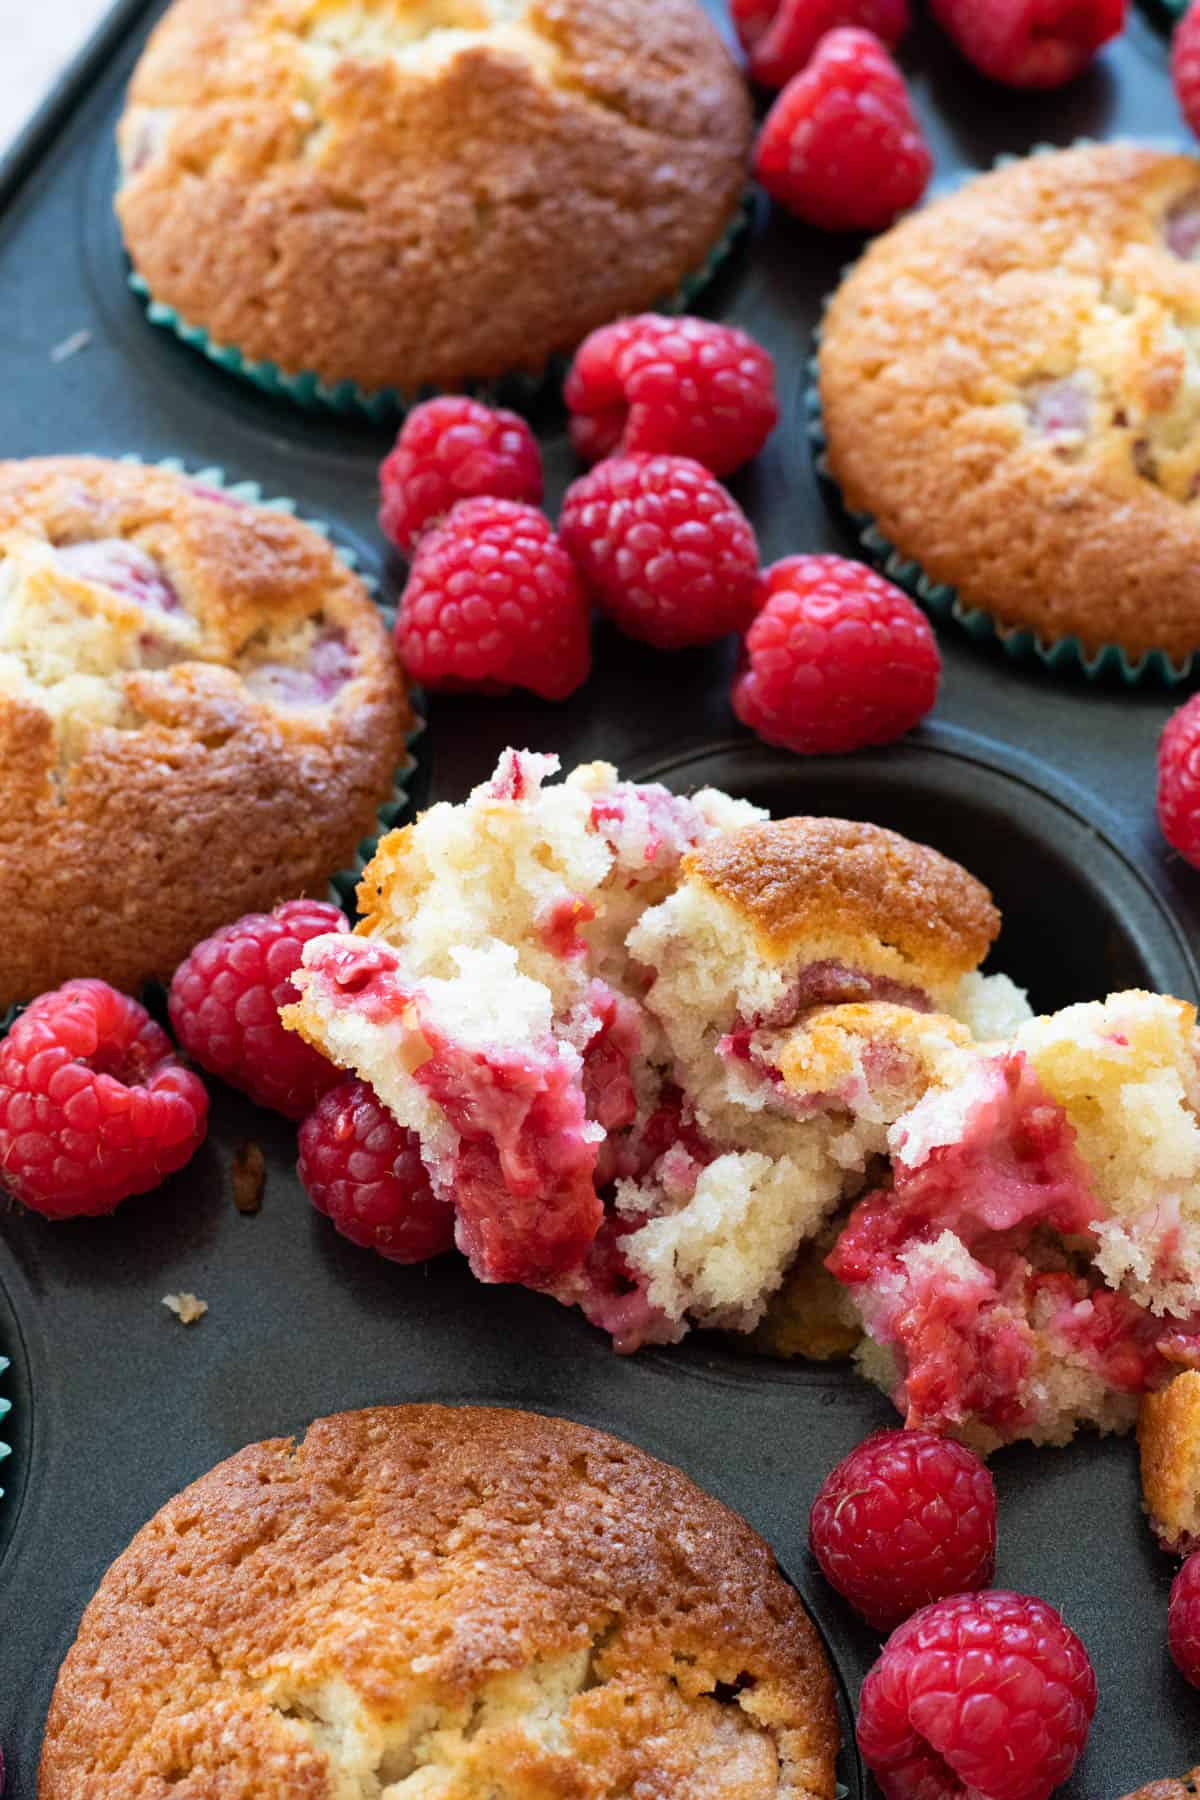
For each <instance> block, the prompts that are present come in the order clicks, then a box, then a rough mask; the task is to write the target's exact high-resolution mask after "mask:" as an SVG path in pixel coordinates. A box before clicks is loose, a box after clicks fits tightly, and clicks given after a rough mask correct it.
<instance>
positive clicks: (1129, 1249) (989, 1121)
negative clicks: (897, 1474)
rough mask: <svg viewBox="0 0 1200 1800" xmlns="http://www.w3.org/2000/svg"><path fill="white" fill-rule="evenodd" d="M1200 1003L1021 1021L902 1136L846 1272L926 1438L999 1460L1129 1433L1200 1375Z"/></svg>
mask: <svg viewBox="0 0 1200 1800" xmlns="http://www.w3.org/2000/svg"><path fill="white" fill-rule="evenodd" d="M1198 1104H1200V1065H1198V1061H1197V1034H1196V1015H1195V1009H1194V1008H1193V1007H1191V1006H1189V1005H1186V1004H1185V1003H1184V1002H1183V1001H1180V1000H1173V999H1170V998H1168V997H1166V996H1163V995H1158V994H1148V993H1141V992H1131V993H1125V994H1115V995H1112V996H1110V998H1109V999H1108V1000H1106V1001H1099V1002H1094V1003H1089V1004H1086V1005H1080V1006H1071V1007H1067V1008H1066V1009H1065V1010H1064V1011H1062V1012H1060V1013H1056V1014H1053V1015H1051V1016H1049V1017H1046V1018H1040V1019H1034V1020H1031V1021H1029V1022H1028V1023H1026V1024H1024V1025H1021V1026H1018V1028H1017V1030H1016V1031H1015V1033H1014V1034H1013V1035H1012V1037H1011V1039H1010V1041H1009V1042H1008V1043H1007V1044H1005V1045H1002V1046H1000V1047H999V1048H998V1049H996V1050H995V1051H994V1052H992V1053H986V1052H985V1053H977V1054H976V1056H975V1057H974V1059H973V1061H972V1062H971V1064H970V1066H969V1067H968V1068H967V1069H966V1071H965V1073H964V1074H963V1076H962V1077H961V1079H959V1080H958V1081H957V1082H955V1083H953V1084H951V1085H948V1086H946V1087H944V1088H943V1089H940V1090H936V1091H932V1092H930V1093H929V1094H927V1095H926V1096H925V1097H924V1098H923V1099H922V1100H920V1101H919V1102H918V1103H917V1105H916V1106H915V1107H913V1108H912V1110H911V1111H909V1112H907V1113H905V1114H904V1115H903V1117H901V1118H899V1119H897V1120H896V1122H895V1124H894V1125H893V1126H892V1128H891V1130H890V1131H889V1133H888V1151H889V1154H890V1159H891V1182H890V1186H888V1187H886V1188H883V1189H880V1190H877V1191H875V1192H873V1193H871V1194H869V1195H868V1196H867V1197H866V1198H865V1199H863V1200H862V1201H861V1202H860V1203H859V1204H858V1206H857V1207H856V1208H855V1210H854V1211H853V1213H852V1214H851V1216H850V1220H849V1222H848V1224H847V1225H846V1227H845V1229H844V1231H843V1232H842V1234H841V1236H840V1238H839V1240H838V1242H837V1245H836V1247H835V1249H834V1251H833V1253H832V1255H831V1257H830V1259H829V1267H830V1268H831V1269H832V1271H833V1273H834V1274H835V1275H836V1276H837V1277H838V1279H839V1280H841V1281H842V1282H844V1283H845V1284H846V1285H847V1286H848V1287H849V1289H850V1292H851V1294H852V1296H853V1298H854V1300H855V1302H856V1304H857V1305H858V1307H859V1309H860V1312H861V1314H862V1317H863V1320H864V1323H865V1325H866V1328H867V1331H868V1332H869V1333H870V1337H871V1339H872V1340H873V1343H872V1344H871V1345H869V1346H865V1347H864V1349H863V1350H862V1351H860V1353H859V1354H860V1357H861V1359H862V1362H863V1366H864V1368H865V1369H866V1371H867V1372H868V1373H870V1374H871V1375H873V1376H874V1378H875V1379H877V1380H879V1381H880V1383H881V1385H883V1386H884V1387H886V1388H888V1389H889V1391H891V1392H892V1393H893V1396H894V1398H895V1400H896V1403H897V1405H898V1406H899V1407H900V1409H901V1410H902V1411H903V1412H904V1413H905V1414H906V1416H907V1419H908V1421H909V1423H910V1424H914V1425H917V1424H923V1425H932V1426H934V1427H935V1428H937V1429H939V1430H950V1431H954V1432H957V1433H959V1434H960V1435H962V1436H964V1437H966V1438H968V1439H969V1440H970V1441H973V1442H975V1443H977V1444H979V1445H980V1446H981V1447H983V1448H985V1449H987V1448H991V1447H992V1446H994V1445H995V1444H997V1443H1000V1442H1004V1441H1006V1440H1008V1439H1012V1438H1030V1439H1032V1440H1033V1441H1035V1442H1039V1443H1064V1442H1066V1441H1067V1440H1068V1439H1069V1438H1070V1437H1071V1436H1072V1435H1073V1433H1074V1432H1075V1430H1076V1429H1077V1427H1078V1426H1080V1425H1084V1424H1086V1425H1092V1426H1095V1427H1097V1428H1099V1429H1100V1430H1117V1431H1119V1430H1126V1429H1128V1428H1129V1427H1130V1426H1131V1425H1132V1424H1133V1422H1134V1419H1135V1418H1136V1416H1137V1409H1138V1403H1139V1399H1140V1397H1141V1395H1142V1394H1143V1393H1144V1392H1146V1391H1147V1390H1148V1389H1153V1388H1156V1387H1160V1386H1162V1385H1163V1383H1164V1382H1166V1381H1167V1380H1168V1379H1169V1378H1170V1376H1171V1375H1172V1373H1173V1372H1174V1371H1175V1369H1176V1368H1177V1367H1178V1366H1179V1365H1181V1364H1184V1365H1188V1364H1200V1118H1198V1117H1197V1107H1198Z"/></svg>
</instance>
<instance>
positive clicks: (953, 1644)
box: [858, 1589, 1096, 1800]
mask: <svg viewBox="0 0 1200 1800" xmlns="http://www.w3.org/2000/svg"><path fill="white" fill-rule="evenodd" d="M1095 1710H1096V1677H1095V1674H1094V1673H1093V1670H1092V1665H1091V1663H1090V1662H1089V1661H1088V1653H1087V1651H1086V1650H1085V1649H1084V1647H1083V1645H1082V1644H1081V1643H1080V1641H1079V1639H1078V1638H1077V1637H1076V1636H1075V1633H1074V1632H1073V1631H1071V1630H1069V1629H1068V1627H1067V1626H1066V1625H1065V1624H1064V1623H1063V1621H1062V1618H1061V1617H1060V1615H1059V1614H1058V1613H1057V1612H1055V1610H1054V1608H1053V1607H1052V1606H1047V1605H1046V1603H1045V1601H1044V1600H1032V1599H1029V1598H1027V1597H1026V1596H1025V1595H1024V1594H1010V1593H1006V1592H1004V1591H1003V1590H1001V1589H993V1590H991V1591H990V1592H988V1593H985V1594H955V1595H953V1596H952V1597H951V1598H950V1599H949V1600H935V1601H934V1603H933V1605H932V1606H923V1607H922V1608H921V1610H920V1612H918V1613H914V1614H913V1616H912V1618H911V1619H907V1620H906V1621H905V1623H904V1624H903V1625H901V1626H900V1627H899V1628H898V1629H897V1630H896V1631H894V1632H893V1633H892V1635H891V1637H890V1638H889V1639H888V1641H887V1643H886V1644H885V1645H884V1647H883V1654H882V1656H881V1657H880V1658H879V1661H878V1662H877V1663H876V1664H875V1666H874V1668H873V1669H872V1670H871V1672H870V1674H869V1675H868V1676H867V1679H866V1681H865V1682H864V1683H863V1690H862V1698H861V1700H860V1702H859V1713H858V1746H859V1749H860V1750H861V1751H862V1753H863V1756H864V1757H865V1759H866V1761H867V1763H868V1764H869V1766H870V1768H871V1770H872V1772H873V1773H874V1776H875V1779H876V1781H877V1782H878V1783H879V1788H880V1791H881V1793H882V1794H883V1795H884V1800H967V1797H968V1795H969V1796H970V1800H1048V1797H1049V1795H1050V1794H1051V1793H1052V1792H1053V1791H1054V1789H1055V1788H1056V1787H1058V1786H1059V1785H1060V1784H1061V1783H1062V1782H1064V1781H1065V1780H1066V1779H1067V1776H1068V1775H1069V1774H1070V1773H1071V1770H1072V1769H1073V1768H1074V1767H1075V1764H1076V1762H1077V1761H1078V1758H1079V1753H1080V1751H1081V1750H1082V1749H1083V1746H1084V1744H1085V1743H1086V1742H1087V1735H1088V1727H1089V1726H1090V1724H1091V1722H1092V1714H1093V1713H1094V1712H1095Z"/></svg>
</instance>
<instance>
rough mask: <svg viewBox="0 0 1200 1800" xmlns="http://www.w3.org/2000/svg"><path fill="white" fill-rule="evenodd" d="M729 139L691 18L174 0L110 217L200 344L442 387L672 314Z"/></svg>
mask: <svg viewBox="0 0 1200 1800" xmlns="http://www.w3.org/2000/svg"><path fill="white" fill-rule="evenodd" d="M752 124H753V121H752V115H751V109H750V102H749V97H748V94H747V92H746V88H745V84H744V82H743V81H742V79H741V76H740V75H739V73H738V71H737V69H736V67H735V66H734V63H733V61H732V59H731V58H730V56H729V54H728V52H727V51H726V49H725V47H724V45H723V43H722V42H721V39H720V37H719V35H718V33H717V31H716V29H715V27H714V26H713V24H712V21H711V20H710V19H709V18H708V17H707V15H706V14H705V13H704V12H703V10H702V9H701V8H700V6H699V5H698V4H697V3H696V0H654V4H653V5H647V4H645V0H359V3H353V0H176V3H175V5H174V6H172V7H171V8H170V10H169V11H168V12H167V13H166V14H165V16H164V17H163V19H162V20H161V22H160V23H159V25H158V27H157V28H156V30H155V31H154V33H153V34H152V36H151V38H150V41H149V43H148V45H147V47H146V50H145V52H144V54H143V56H142V59H141V61H140V63H139V64H138V67H137V69H136V71H135V73H134V77H133V81H132V83H131V86H130V91H129V101H128V106H127V109H126V112H125V114H124V116H123V118H122V121H121V124H120V127H119V131H118V140H119V147H120V151H121V160H122V166H123V171H124V184H123V186H122V189H121V192H120V195H119V196H118V213H119V215H120V219H121V224H122V227H123V230H124V233H125V238H126V242H127V245H128V247H129V250H130V254H131V255H132V257H133V260H134V262H135V264H136V266H137V268H138V269H139V271H140V272H141V274H142V275H143V276H144V277H145V279H146V281H147V283H148V284H149V287H150V289H151V292H152V293H153V294H154V295H155V297H156V298H157V299H159V300H161V301H164V302H166V303H167V304H168V305H171V306H173V307H175V308H177V309H178V310H179V311H180V312H181V313H182V314H183V316H184V317H185V318H186V319H188V320H189V321H191V322H192V323H194V324H196V325H201V326H203V327H204V328H205V329H206V330H207V331H208V333H209V334H210V336H211V337H212V338H214V339H215V340H216V341H217V342H219V343H223V344H232V345H235V346H236V347H237V348H239V349H240V350H242V351H243V352H244V353H245V354H246V355H248V356H250V357H251V358H254V359H267V360H270V361H273V362H275V363H276V364H278V365H279V366H280V367H281V368H283V369H284V370H287V371H290V372H293V373H294V372H297V371H300V370H305V369H308V370H315V371H316V372H317V373H318V374H320V375H321V376H323V377H324V378H325V379H326V380H327V381H331V382H336V381H339V380H342V379H343V378H346V379H350V380H353V381H356V382H358V383H359V384H360V385H361V386H363V387H365V388H369V389H376V388H382V387H387V386H392V385H398V386H401V387H403V388H406V389H408V390H410V391H411V390H415V389H417V388H418V387H420V386H421V385H422V384H423V383H433V384H435V385H439V386H452V385H455V384H461V383H462V382H463V381H465V380H469V379H472V378H490V377H495V376H499V375H502V374H504V373H506V372H507V371H509V370H519V369H530V370H534V371H539V370H540V369H541V368H542V367H543V366H544V365H545V363H546V361H547V359H548V358H549V357H550V356H551V355H552V354H553V353H555V352H558V351H566V350H569V349H571V348H573V347H574V345H575V344H577V343H578V341H579V340H580V338H582V337H583V336H584V335H585V334H586V332H588V331H590V330H591V329H593V327H595V326H597V325H599V324H602V323H604V322H606V321H607V320H609V319H611V318H614V317H616V316H618V315H619V314H621V313H623V312H633V311H639V310H642V309H643V308H645V307H647V306H650V305H653V304H654V303H656V302H658V301H661V300H664V299H666V298H667V297H668V296H670V295H671V294H673V293H674V292H675V290H676V289H677V288H678V287H679V286H680V284H681V282H682V281H683V279H684V278H685V276H687V275H688V274H691V273H693V272H694V271H696V270H697V269H699V268H700V267H701V266H702V265H703V264H704V262H705V259H706V257H707V254H708V252H709V249H710V248H711V247H712V245H713V244H714V242H715V241H716V240H717V239H718V238H719V237H720V236H721V234H722V233H723V232H724V230H725V229H726V227H727V226H728V224H729V223H730V221H731V219H732V218H733V216H734V213H735V211H736V208H737V205H738V201H739V198H740V195H741V192H742V189H743V186H744V183H745V179H746V163H747V158H748V154H749V148H750V141H751V133H752Z"/></svg>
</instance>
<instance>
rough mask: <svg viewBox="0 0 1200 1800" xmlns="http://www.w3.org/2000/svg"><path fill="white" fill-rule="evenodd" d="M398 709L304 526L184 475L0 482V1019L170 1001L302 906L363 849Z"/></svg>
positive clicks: (128, 468) (9, 465)
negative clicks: (163, 990) (275, 915)
mask: <svg viewBox="0 0 1200 1800" xmlns="http://www.w3.org/2000/svg"><path fill="white" fill-rule="evenodd" d="M408 718H409V714H408V707H407V702H406V699H405V694H404V684H403V678H402V676H401V674H400V671H399V668H398V665H397V663H396V659H395V654H394V651H393V649H392V645H391V643H390V640H389V638H388V634H387V630H386V627H385V625H384V623H383V620H382V619H381V617H380V615H379V612H378V610H377V608H376V607H375V605H374V604H373V602H372V600H371V597H370V595H369V594H368V593H367V591H366V589H365V587H364V586H363V584H362V582H361V581H360V580H359V579H358V577H357V576H356V575H354V574H352V572H351V571H350V570H349V569H348V568H347V567H346V566H345V564H344V563H343V562H342V561H341V559H340V558H339V557H338V555H337V554H336V552H335V551H334V550H333V548H332V547H331V546H330V545H329V544H328V543H327V542H326V540H325V539H324V538H323V537H322V536H321V535H320V534H319V533H318V532H317V531H315V530H314V529H313V528H312V527H311V526H309V525H305V524H302V523H300V522H299V521H298V520H296V519H293V518H290V517H288V516H287V515H286V514H283V513H280V512H277V511H274V510H272V509H270V508H268V507H264V506H257V505H251V504H248V503H247V502H245V501H242V500H239V499H237V498H236V497H235V496H234V495H232V494H229V493H226V492H218V491H217V490H215V489H212V488H208V487H205V486H204V485H203V484H202V483H199V482H196V481H193V480H190V479H188V478H187V477H186V476H183V475H177V474H172V473H169V472H167V471H165V470H162V469H152V468H144V467H141V466H138V465H135V464H128V463H111V462H105V461H103V460H100V459H97V458H90V457H47V458H43V459H33V460H30V461H26V462H6V463H0V765H2V766H3V769H4V802H5V804H4V818H3V824H2V825H0V908H2V909H3V913H4V916H5V918H6V920H7V929H6V931H5V934H4V938H3V943H2V944H0V1006H5V1005H8V1004H9V1003H10V1002H12V1001H15V1000H23V999H29V998H31V997H32V996H33V995H34V994H37V993H41V992H43V991H44V990H46V989H47V988H50V987H53V986H55V985H57V983H59V982H60V981H64V980H66V979H68V978H69V977H71V976H76V975H95V976H100V977H102V978H103V979H105V980H107V981H111V982H113V983H114V984H115V985H116V986H118V987H122V988H128V989H132V990H136V989H137V988H138V987H140V986H141V985H142V984H143V983H144V982H145V981H147V980H149V979H151V978H152V977H157V978H160V979H167V978H169V977H170V975H171V973H172V971H173V970H174V968H175V966H176V964H177V963H178V962H179V961H180V960H181V959H182V958H183V957H184V956H185V955H186V954H187V952H188V950H189V949H190V948H191V947H192V945H193V944H194V943H196V942H197V941H198V940H199V939H200V938H202V937H204V936H206V935H207V933H208V932H210V931H212V930H214V929H215V928H216V927H217V926H218V925H221V924H223V923H225V922H227V921H228V920H229V919H232V918H236V917H238V915H239V914H241V913H243V912H246V911H249V910H253V909H255V908H259V907H264V908H266V907H271V906H273V905H274V904H275V903H276V902H277V901H278V900H279V899H280V898H281V897H284V896H287V895H295V894H299V893H301V892H320V891H321V889H322V888H323V886H324V884H325V882H326V881H327V880H328V878H329V876H330V875H331V874H332V873H333V872H334V871H335V870H336V869H338V868H340V867H342V866H344V865H345V864H347V863H349V862H350V861H351V859H352V857H353V854H354V850H355V847H356V845H357V844H358V842H359V840H360V838H362V837H363V836H365V835H366V834H367V833H368V832H369V831H371V830H372V828H373V826H374V823H375V817H376V808H377V807H378V806H379V804H380V803H381V802H382V801H383V800H385V799H386V798H387V797H388V795H389V793H390V792H391V788H392V783H393V780H394V776H395V771H396V769H397V767H398V765H399V763H400V762H401V760H402V758H403V755H404V733H405V728H406V725H407V723H408Z"/></svg>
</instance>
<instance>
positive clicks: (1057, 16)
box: [932, 0, 1125, 88]
mask: <svg viewBox="0 0 1200 1800" xmlns="http://www.w3.org/2000/svg"><path fill="white" fill-rule="evenodd" d="M932 5H933V15H934V17H935V19H937V21H938V23H939V24H941V25H942V26H944V27H945V29H946V30H947V31H948V32H949V34H950V36H951V37H952V38H953V39H954V42H955V43H956V44H957V46H958V48H959V50H961V52H962V54H963V55H964V56H965V57H966V59H967V61H968V62H970V63H974V65H975V67H976V68H977V69H978V70H979V71H980V73H981V74H982V75H987V76H990V78H991V79H992V80H993V81H1003V82H1005V83H1007V85H1008V86H1009V87H1021V88H1053V87H1061V86H1062V84H1063V82H1064V81H1070V80H1071V79H1072V78H1073V77H1074V76H1076V75H1078V74H1079V73H1080V71H1081V70H1082V69H1085V68H1086V67H1087V65H1088V63H1090V62H1091V60H1092V58H1093V56H1095V54H1096V52H1097V50H1099V48H1100V46H1101V45H1102V44H1106V43H1107V42H1108V40H1109V38H1113V37H1116V35H1117V33H1118V32H1119V31H1121V30H1122V29H1123V27H1124V24H1125V0H932Z"/></svg>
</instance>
